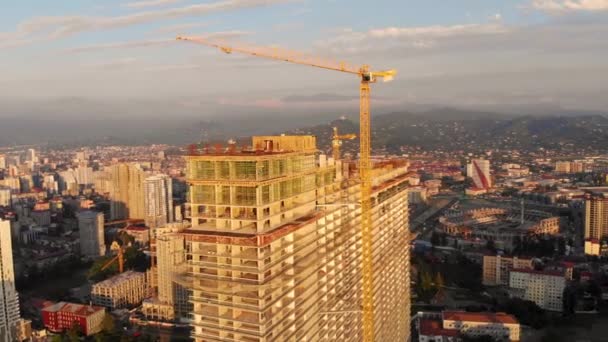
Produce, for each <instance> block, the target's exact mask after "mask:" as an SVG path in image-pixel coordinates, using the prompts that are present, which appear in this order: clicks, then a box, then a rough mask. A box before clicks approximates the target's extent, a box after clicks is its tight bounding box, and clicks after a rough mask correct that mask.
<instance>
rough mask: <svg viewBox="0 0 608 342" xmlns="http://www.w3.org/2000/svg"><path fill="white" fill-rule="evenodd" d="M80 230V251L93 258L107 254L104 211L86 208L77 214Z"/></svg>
mask: <svg viewBox="0 0 608 342" xmlns="http://www.w3.org/2000/svg"><path fill="white" fill-rule="evenodd" d="M77 216H78V230H79V231H80V253H82V254H83V255H86V256H90V257H92V258H96V257H100V256H103V255H105V254H106V245H105V241H104V229H103V226H104V219H103V213H100V212H96V211H92V210H85V211H81V212H79V213H78V214H77Z"/></svg>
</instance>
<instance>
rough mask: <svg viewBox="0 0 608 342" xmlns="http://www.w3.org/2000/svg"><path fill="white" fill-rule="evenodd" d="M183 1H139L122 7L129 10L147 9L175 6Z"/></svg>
mask: <svg viewBox="0 0 608 342" xmlns="http://www.w3.org/2000/svg"><path fill="white" fill-rule="evenodd" d="M180 1H181V0H149V1H138V2H129V3H126V4H123V5H122V7H128V8H145V7H155V6H164V5H170V4H174V3H176V2H180Z"/></svg>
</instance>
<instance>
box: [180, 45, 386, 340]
mask: <svg viewBox="0 0 608 342" xmlns="http://www.w3.org/2000/svg"><path fill="white" fill-rule="evenodd" d="M177 40H183V41H189V42H193V43H198V44H203V45H207V46H210V47H214V48H217V49H219V50H221V51H223V52H225V53H227V54H231V53H233V52H238V53H242V54H246V55H251V56H256V57H262V58H269V59H275V60H279V61H284V62H289V63H295V64H301V65H308V66H312V67H317V68H322V69H327V70H334V71H340V72H344V73H349V74H352V75H356V76H357V77H358V78H359V94H360V101H359V127H360V131H359V141H360V144H359V147H360V155H359V176H360V178H361V242H362V248H361V253H362V256H363V261H362V270H363V272H362V273H363V283H362V291H363V339H364V341H365V342H373V341H374V264H373V236H372V202H371V195H372V179H371V167H372V165H371V127H370V126H371V123H370V120H371V115H370V84H372V83H376V81H377V80H378V79H382V80H383V81H385V82H388V81H391V80H392V79H393V78H394V76H395V75H396V74H397V71H396V70H385V71H372V70H370V67H369V65H362V66H360V67H356V66H352V65H349V64H347V63H345V62H336V61H331V60H326V59H322V58H318V57H314V56H309V55H305V54H302V53H299V52H295V51H288V50H284V49H279V48H274V47H272V48H268V47H259V46H245V45H240V44H239V46H237V47H235V46H229V45H227V44H220V43H215V42H211V41H209V40H207V39H205V38H200V37H177Z"/></svg>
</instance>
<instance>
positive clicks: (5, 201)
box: [0, 186, 11, 207]
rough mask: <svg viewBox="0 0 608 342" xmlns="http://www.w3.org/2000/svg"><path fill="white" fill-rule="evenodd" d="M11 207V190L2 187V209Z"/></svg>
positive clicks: (0, 200) (0, 190)
mask: <svg viewBox="0 0 608 342" xmlns="http://www.w3.org/2000/svg"><path fill="white" fill-rule="evenodd" d="M10 206H11V189H10V188H7V187H4V186H0V207H10Z"/></svg>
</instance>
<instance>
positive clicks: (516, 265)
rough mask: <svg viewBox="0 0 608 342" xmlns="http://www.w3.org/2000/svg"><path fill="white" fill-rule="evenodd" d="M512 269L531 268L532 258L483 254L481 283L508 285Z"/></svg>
mask: <svg viewBox="0 0 608 342" xmlns="http://www.w3.org/2000/svg"><path fill="white" fill-rule="evenodd" d="M512 269H527V270H531V269H533V267H532V259H525V258H518V257H510V256H503V255H484V256H483V284H484V285H486V286H508V285H509V272H510V271H511V270H512Z"/></svg>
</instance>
